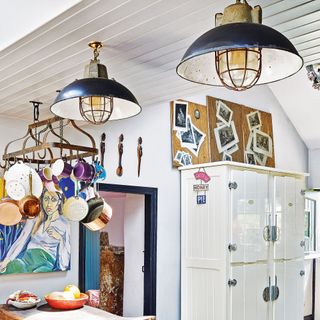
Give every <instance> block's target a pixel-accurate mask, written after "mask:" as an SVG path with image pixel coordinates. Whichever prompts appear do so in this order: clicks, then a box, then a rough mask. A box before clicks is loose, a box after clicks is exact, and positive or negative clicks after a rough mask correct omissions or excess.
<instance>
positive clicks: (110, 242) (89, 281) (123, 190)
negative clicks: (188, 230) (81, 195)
mask: <svg viewBox="0 0 320 320" xmlns="http://www.w3.org/2000/svg"><path fill="white" fill-rule="evenodd" d="M97 189H98V190H99V192H100V193H101V196H103V197H104V198H106V200H107V202H108V203H109V202H111V203H113V206H114V209H113V217H112V219H111V221H113V224H111V221H110V223H109V225H110V226H109V225H108V226H107V227H106V228H105V229H104V230H102V232H91V231H90V230H88V229H87V228H85V227H84V226H83V225H82V224H81V223H80V239H79V240H80V242H79V243H80V248H79V287H80V289H81V290H82V291H83V292H85V291H87V290H89V289H95V290H100V288H101V279H100V272H102V274H104V272H108V273H109V275H110V274H111V273H110V270H111V269H110V268H112V263H114V264H115V265H114V266H113V267H114V269H116V270H117V272H120V273H121V270H123V273H124V275H123V277H122V281H123V283H121V281H118V280H117V286H118V287H117V288H118V289H119V292H120V293H121V292H122V297H121V294H118V297H120V300H119V299H118V300H117V298H116V297H111V298H110V299H111V300H112V298H113V299H114V302H115V303H116V304H118V305H119V306H121V304H122V306H121V307H123V311H124V313H125V315H129V316H132V315H134V313H137V312H140V311H139V310H141V312H142V311H143V315H156V262H157V259H156V258H157V193H158V192H157V189H156V188H146V187H135V186H126V185H115V184H99V185H98V186H97ZM126 202H127V206H126V207H127V208H131V210H130V212H131V215H130V213H129V212H128V213H127V214H126V210H125V209H124V208H122V209H123V210H122V209H121V204H122V205H123V204H124V203H126ZM111 203H109V204H111ZM111 206H112V204H111ZM139 208H140V209H139ZM141 208H143V212H142V214H141V213H139V211H141ZM128 211H129V210H128ZM115 217H116V218H115ZM121 223H122V225H121ZM130 224H131V225H133V226H134V228H133V229H132V231H130V228H129V225H130ZM142 224H143V225H142ZM126 225H127V227H126ZM121 229H122V230H123V231H121ZM125 229H126V230H127V231H126V235H125V234H124V230H125ZM138 230H140V231H138ZM142 230H143V231H142ZM130 232H143V235H142V237H141V234H140V235H138V236H137V237H136V239H134V238H133V237H134V234H130ZM132 239H133V240H137V241H132ZM130 240H131V241H130ZM100 243H101V244H102V246H101V245H100ZM124 245H126V246H127V252H128V253H127V256H126V261H127V264H126V263H125V262H124ZM140 247H141V248H140ZM141 249H142V250H141ZM101 250H105V251H104V252H103V254H104V253H108V257H109V258H108V259H107V260H105V261H101V258H100V257H101ZM141 251H142V254H141ZM103 257H105V255H103ZM103 259H104V258H103ZM110 261H113V262H112V263H111V262H110ZM101 262H102V263H103V265H101ZM134 264H136V265H134ZM141 264H142V265H141ZM101 266H102V267H101ZM100 267H101V269H100ZM133 267H134V268H133ZM108 268H109V271H108ZM126 270H127V272H126ZM129 270H130V272H129ZM132 270H135V271H132ZM118 278H121V275H120V276H118ZM115 279H116V276H115ZM107 286H108V285H106V286H105V287H104V289H106V291H108V288H107ZM121 286H122V288H121ZM130 287H131V288H133V287H135V298H134V299H132V298H130V299H129V298H128V297H129V295H130ZM131 295H132V293H131ZM139 297H140V302H139V300H138V299H139ZM103 298H105V297H103ZM110 299H109V301H110ZM121 299H122V301H121ZM102 300H103V299H102ZM141 300H142V301H141ZM100 302H101V299H100ZM137 315H138V314H137ZM140 315H141V314H140Z"/></svg>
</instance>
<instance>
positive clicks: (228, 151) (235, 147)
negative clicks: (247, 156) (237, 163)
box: [226, 144, 239, 154]
mask: <svg viewBox="0 0 320 320" xmlns="http://www.w3.org/2000/svg"><path fill="white" fill-rule="evenodd" d="M238 150H239V145H238V144H236V145H235V146H233V147H231V148H229V149H227V151H226V153H227V154H233V153H235V152H237V151H238Z"/></svg>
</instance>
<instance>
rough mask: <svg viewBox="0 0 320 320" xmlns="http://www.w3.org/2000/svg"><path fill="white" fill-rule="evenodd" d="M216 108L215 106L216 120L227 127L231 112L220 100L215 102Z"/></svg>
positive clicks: (229, 122)
mask: <svg viewBox="0 0 320 320" xmlns="http://www.w3.org/2000/svg"><path fill="white" fill-rule="evenodd" d="M216 106H217V113H216V116H217V119H219V120H220V121H222V122H223V123H224V124H226V125H228V126H229V125H230V124H231V120H232V116H233V111H232V110H231V109H230V108H229V107H228V106H227V105H226V104H225V103H223V102H222V101H221V100H218V101H217V104H216Z"/></svg>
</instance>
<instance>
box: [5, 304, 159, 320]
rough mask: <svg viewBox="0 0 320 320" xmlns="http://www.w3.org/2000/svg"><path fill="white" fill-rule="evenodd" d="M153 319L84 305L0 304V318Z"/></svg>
mask: <svg viewBox="0 0 320 320" xmlns="http://www.w3.org/2000/svg"><path fill="white" fill-rule="evenodd" d="M24 319H27V320H44V319H45V320H72V319H74V320H121V319H122V320H155V319H156V318H155V317H153V316H147V317H145V316H144V317H136V318H124V317H119V316H116V315H114V314H111V313H109V312H106V311H103V310H100V309H97V308H92V307H89V306H84V307H83V308H81V309H77V310H56V309H52V308H51V307H50V306H49V305H48V304H42V305H39V306H38V307H37V308H32V309H28V310H20V309H17V308H15V307H13V306H7V305H0V320H24Z"/></svg>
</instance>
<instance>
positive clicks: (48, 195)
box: [0, 189, 71, 275]
mask: <svg viewBox="0 0 320 320" xmlns="http://www.w3.org/2000/svg"><path fill="white" fill-rule="evenodd" d="M40 200H41V213H40V214H39V216H38V217H36V218H35V219H27V220H23V221H21V222H20V223H19V224H17V225H15V226H10V227H8V226H3V225H0V275H1V274H17V273H38V272H54V271H65V270H70V260H71V245H70V225H69V222H68V221H67V220H66V219H65V218H64V217H63V215H62V204H63V199H62V195H61V194H60V193H56V192H50V191H48V190H46V189H44V191H43V193H42V196H41V199H40Z"/></svg>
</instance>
